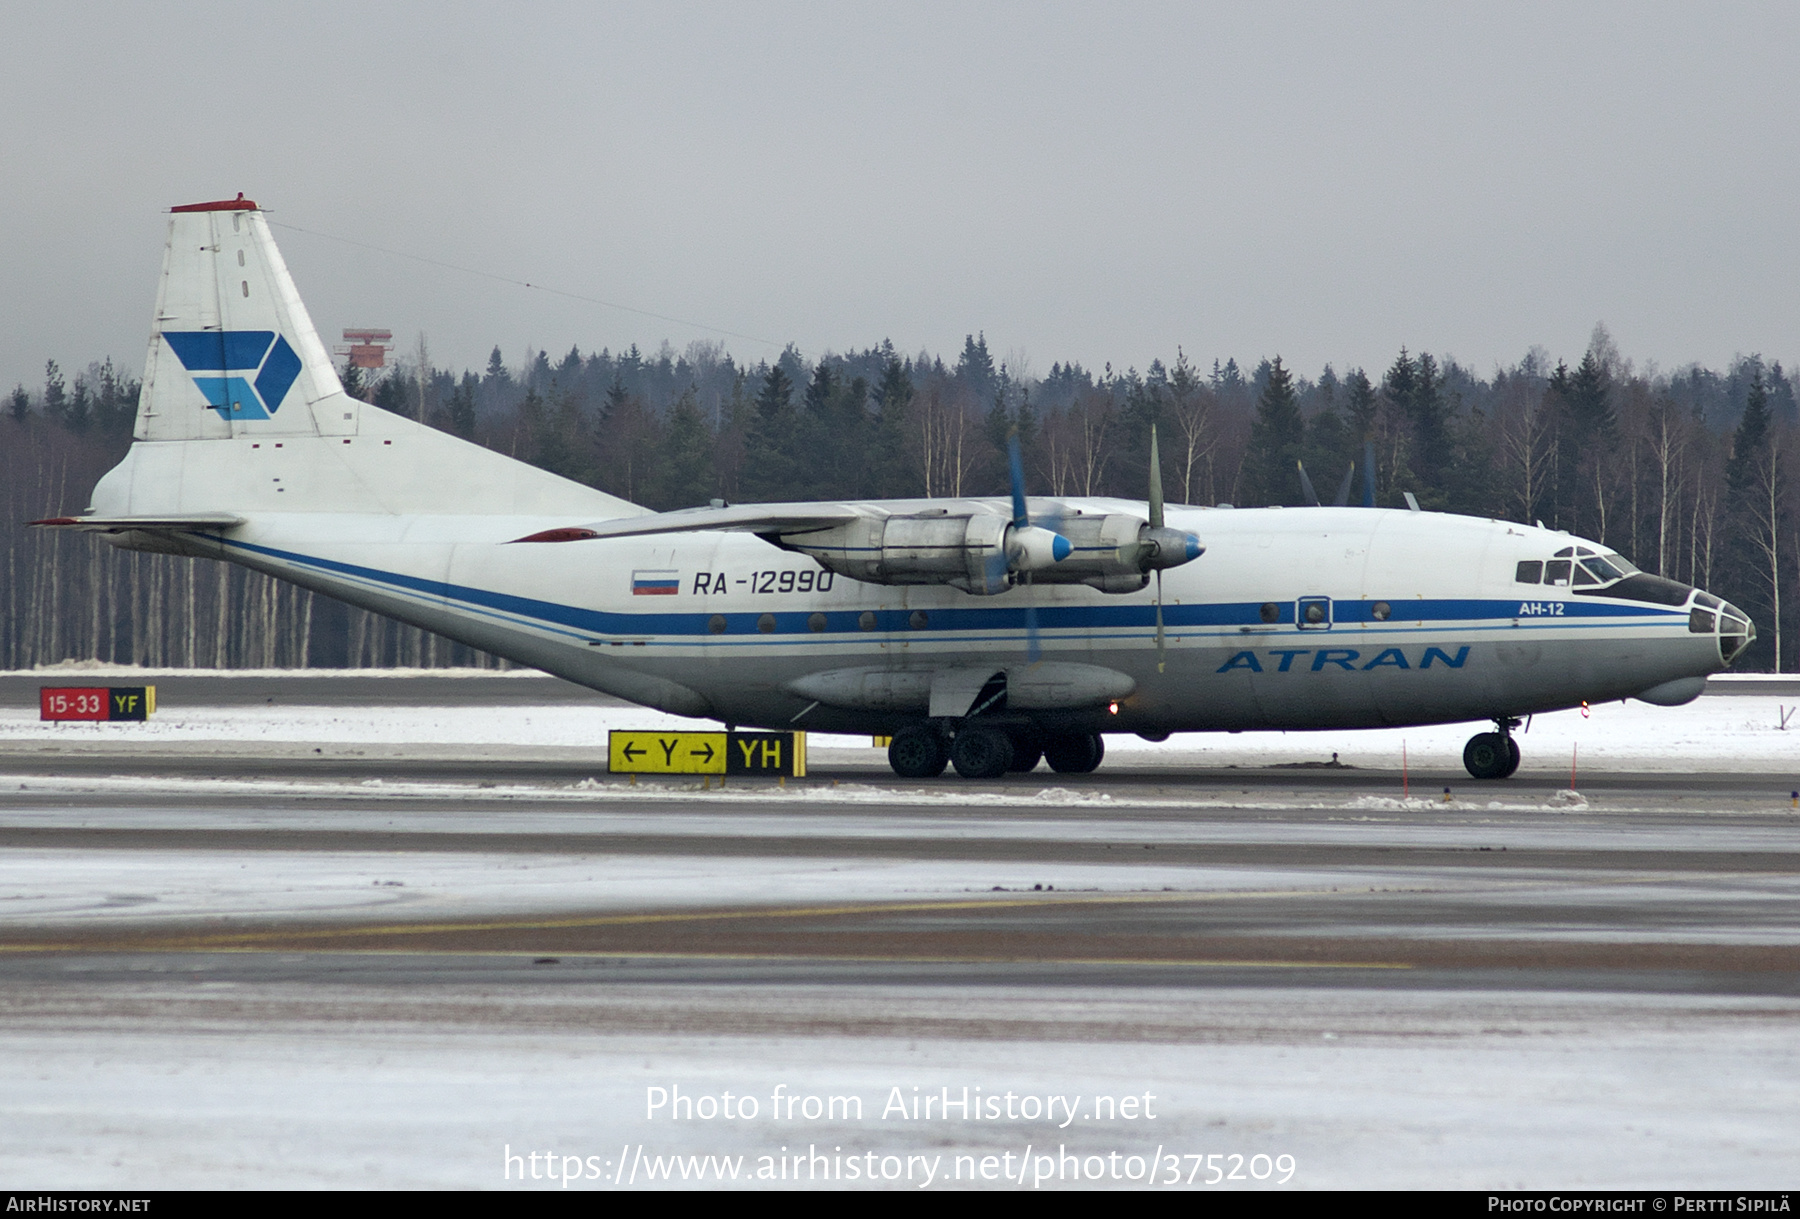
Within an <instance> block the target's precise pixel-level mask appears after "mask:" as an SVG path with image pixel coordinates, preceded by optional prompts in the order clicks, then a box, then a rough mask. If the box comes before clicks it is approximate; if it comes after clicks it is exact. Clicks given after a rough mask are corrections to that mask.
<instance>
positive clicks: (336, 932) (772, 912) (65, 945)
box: [0, 889, 1332, 955]
mask: <svg viewBox="0 0 1800 1219" xmlns="http://www.w3.org/2000/svg"><path fill="white" fill-rule="evenodd" d="M1331 892H1332V890H1331V889H1241V890H1233V891H1230V892H1224V893H1126V894H1069V895H1068V896H1066V897H1065V896H1064V895H1062V894H1060V893H1058V894H1054V895H1052V894H1049V893H1045V894H1041V895H1040V894H1033V895H1032V896H1031V897H1028V898H1014V899H1007V898H989V899H982V898H978V899H975V900H957V901H920V902H868V903H860V904H839V905H832V906H788V907H776V908H773V909H767V910H758V909H748V910H745V909H733V910H704V911H702V910H695V911H670V912H665V913H659V914H613V915H591V916H585V917H581V918H564V919H495V920H486V921H480V922H454V923H386V924H374V925H365V926H360V927H328V928H319V929H315V930H287V931H243V932H230V933H220V934H214V935H199V936H186V937H167V938H165V937H158V943H157V946H156V950H157V951H182V950H184V949H191V948H206V947H209V946H213V945H219V946H224V945H232V944H247V943H267V942H270V941H277V940H294V939H354V938H368V937H372V936H387V935H438V934H454V933H459V932H472V931H563V930H569V929H573V928H582V927H625V926H641V925H645V924H654V923H692V922H708V921H717V920H720V919H780V918H823V917H831V916H841V915H858V914H896V913H898V914H905V913H917V912H921V911H949V910H995V909H1017V908H1026V907H1034V906H1075V905H1131V904H1145V905H1147V904H1150V903H1154V902H1209V901H1223V900H1230V899H1239V898H1254V897H1319V896H1326V895H1329V894H1330V893H1331ZM143 934H145V935H151V934H154V931H152V930H149V929H146V931H145V932H143ZM89 950H90V948H89V944H88V943H84V942H81V941H61V942H48V943H40V944H0V953H17V952H80V951H89ZM140 950H141V949H140ZM601 955H610V954H601Z"/></svg>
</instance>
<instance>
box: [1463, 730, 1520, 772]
mask: <svg viewBox="0 0 1800 1219" xmlns="http://www.w3.org/2000/svg"><path fill="white" fill-rule="evenodd" d="M1518 759H1519V747H1518V746H1517V745H1514V744H1513V743H1512V738H1511V737H1509V736H1502V735H1501V734H1500V733H1498V732H1478V733H1476V734H1475V735H1474V736H1472V737H1470V738H1469V743H1468V744H1467V745H1464V746H1463V766H1464V767H1465V768H1466V769H1467V770H1468V772H1469V774H1471V775H1473V776H1474V777H1475V778H1477V779H1504V778H1506V776H1507V775H1510V774H1511V773H1512V772H1513V771H1514V770H1515V769H1517V767H1518V765H1519V760H1518Z"/></svg>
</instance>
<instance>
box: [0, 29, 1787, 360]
mask: <svg viewBox="0 0 1800 1219" xmlns="http://www.w3.org/2000/svg"><path fill="white" fill-rule="evenodd" d="M3 11H4V16H5V26H4V28H5V30H6V37H5V39H4V43H3V49H0V153H3V159H0V170H3V185H0V191H3V192H4V193H3V194H0V200H3V202H0V209H3V210H0V218H3V224H0V284H3V285H4V289H5V296H4V302H5V303H4V308H5V310H6V316H7V322H8V324H7V325H6V326H5V327H4V328H0V380H3V381H4V382H5V383H6V384H8V385H10V384H11V383H12V382H14V381H18V380H23V381H25V382H26V383H27V384H28V385H36V384H37V383H39V382H41V379H42V368H43V362H44V360H45V359H46V358H47V357H55V358H56V359H58V360H59V361H61V362H62V363H63V365H64V366H65V368H71V367H73V366H77V365H80V364H85V363H86V361H88V360H90V359H94V358H97V357H99V356H102V355H106V354H111V355H112V356H114V357H115V359H117V360H119V361H120V362H121V363H123V364H125V365H127V366H129V367H131V368H132V369H134V370H135V369H137V368H139V367H141V361H142V358H143V349H144V342H145V336H146V334H147V328H148V325H149V315H150V311H151V306H152V302H153V298H154V291H155V279H156V272H157V266H158V262H159V259H160V256H161V247H162V241H163V234H164V227H165V224H166V219H165V217H164V216H163V214H162V212H163V210H164V209H166V208H167V207H169V206H170V205H172V204H177V203H185V202H192V201H197V200H202V199H212V198H220V197H229V196H232V195H235V194H236V193H237V192H238V191H243V192H245V193H246V194H248V195H249V196H250V197H251V198H253V199H256V200H257V201H258V202H260V203H261V204H262V205H263V206H264V207H266V208H268V209H269V210H270V215H271V219H272V220H273V221H275V222H277V223H280V224H286V225H292V226H298V227H299V228H302V229H307V230H312V231H314V232H318V233H325V234H333V235H337V236H340V237H346V238H353V239H356V240H360V241H364V242H368V243H372V244H374V245H377V246H381V247H386V248H390V249H394V250H400V251H407V252H410V253H414V254H417V255H421V256H424V257H428V258H434V259H440V260H444V261H447V262H453V263H458V264H462V265H465V266H469V267H475V268H480V269H483V270H487V271H491V272H494V273H497V274H499V275H502V276H505V277H509V278H518V279H525V280H531V281H533V282H538V283H543V284H548V285H552V286H555V287H558V288H561V289H564V290H566V291H569V292H574V293H578V294H583V295H588V296H593V297H598V298H604V299H606V300H609V301H615V302H619V303H622V304H626V305H631V306H634V307H636V308H638V309H643V310H649V311H652V312H655V313H661V314H668V315H673V316H676V317H681V318H685V319H691V320H694V321H698V322H704V323H707V324H709V325H711V326H715V327H719V328H722V329H724V330H729V331H735V332H738V333H740V334H745V335H753V336H758V337H759V338H765V339H768V340H772V341H774V342H775V343H777V344H780V343H784V342H788V341H792V342H794V343H796V344H798V345H799V347H800V348H801V350H802V351H804V352H805V353H807V354H808V355H809V356H811V355H817V354H819V353H820V352H821V351H823V350H826V349H833V350H844V349H847V348H851V347H862V346H867V345H869V344H872V343H875V342H879V341H880V340H881V339H883V338H891V339H892V340H893V341H894V342H895V344H897V345H898V346H899V347H900V348H902V349H903V350H906V351H909V352H910V351H917V350H919V349H920V348H928V349H930V350H932V351H934V352H939V353H942V354H943V355H944V356H945V357H946V358H951V357H953V356H954V355H955V353H956V351H957V350H958V349H959V348H960V346H961V343H962V337H963V335H964V334H965V333H967V332H970V331H975V330H983V331H985V332H986V334H987V338H988V342H989V345H990V347H991V348H993V349H994V350H995V352H996V353H998V354H1001V355H1004V354H1006V353H1008V352H1022V353H1025V354H1026V355H1027V356H1028V357H1029V360H1030V370H1031V371H1032V372H1034V373H1036V374H1038V375H1041V374H1043V373H1044V372H1046V371H1047V370H1048V368H1049V365H1050V363H1051V361H1052V360H1061V359H1076V360H1080V361H1082V362H1083V363H1085V364H1087V365H1088V366H1090V367H1092V368H1094V369H1096V370H1098V369H1099V368H1100V367H1101V366H1102V365H1103V364H1104V363H1106V362H1108V361H1111V362H1112V363H1113V364H1115V365H1117V366H1121V367H1122V366H1125V365H1133V364H1135V365H1137V366H1139V367H1142V366H1144V365H1145V364H1147V363H1148V362H1149V360H1150V359H1151V358H1152V357H1155V356H1159V355H1160V356H1163V357H1165V358H1172V357H1173V355H1174V353H1175V348H1176V345H1177V344H1181V345H1183V346H1185V348H1186V349H1187V352H1188V354H1189V356H1190V357H1191V358H1193V359H1195V360H1197V361H1199V362H1203V363H1207V364H1210V362H1211V360H1212V359H1213V358H1214V357H1215V356H1217V357H1221V358H1222V357H1225V356H1236V357H1237V358H1238V359H1239V360H1240V361H1254V360H1256V359H1258V358H1259V357H1262V356H1266V355H1274V354H1276V353H1280V354H1281V355H1283V356H1284V357H1286V359H1287V361H1288V363H1289V364H1290V365H1291V366H1293V367H1296V368H1297V369H1299V370H1300V371H1302V372H1304V373H1307V374H1308V375H1312V374H1316V372H1317V371H1318V369H1319V368H1320V366H1321V365H1323V364H1324V363H1325V362H1326V361H1331V362H1334V363H1335V364H1336V365H1337V366H1338V367H1339V369H1340V370H1341V369H1343V368H1344V367H1345V366H1346V365H1352V364H1362V365H1365V366H1368V367H1369V368H1371V370H1374V369H1376V368H1379V367H1383V366H1385V365H1386V364H1387V363H1388V362H1390V361H1391V360H1392V358H1393V356H1394V354H1395V352H1396V351H1397V350H1398V349H1399V347H1400V346H1401V345H1402V344H1405V345H1406V346H1408V347H1410V348H1411V349H1413V350H1415V351H1418V350H1428V351H1432V352H1437V353H1441V354H1443V353H1447V354H1451V355H1454V356H1456V357H1457V358H1459V359H1461V360H1463V361H1464V362H1465V363H1467V364H1469V365H1471V366H1473V367H1474V368H1475V369H1476V370H1478V371H1481V372H1484V373H1486V372H1490V371H1491V370H1492V368H1493V366H1494V365H1495V363H1497V362H1500V363H1511V362H1512V361H1514V360H1516V359H1518V358H1519V357H1520V356H1521V355H1522V354H1524V352H1525V351H1526V350H1527V349H1528V348H1529V347H1530V346H1531V345H1533V344H1541V345H1543V346H1544V347H1546V348H1547V349H1548V350H1549V351H1550V352H1551V353H1552V355H1553V356H1567V357H1571V358H1573V357H1578V356H1579V354H1580V352H1581V351H1582V350H1583V348H1584V347H1585V346H1586V343H1587V339H1588V334H1589V332H1590V331H1591V329H1592V327H1593V325H1594V323H1595V322H1596V321H1599V320H1604V321H1605V322H1606V324H1607V325H1608V327H1609V328H1610V329H1611V330H1612V332H1613V334H1614V337H1615V339H1616V340H1617V342H1618V344H1619V346H1620V347H1621V349H1622V350H1623V351H1624V353H1625V354H1626V355H1627V356H1630V357H1633V358H1635V359H1637V360H1639V361H1640V362H1642V361H1644V360H1654V361H1656V362H1658V363H1659V364H1661V365H1662V366H1664V367H1669V366H1674V365H1679V364H1684V363H1687V362H1689V361H1694V360H1698V361H1701V362H1703V363H1706V364H1709V365H1713V366H1719V365H1722V364H1723V363H1724V362H1725V361H1727V360H1728V359H1730V357H1731V356H1732V355H1733V354H1734V353H1738V352H1750V351H1761V352H1763V353H1765V354H1766V355H1768V356H1770V357H1772V358H1780V359H1784V360H1786V359H1788V357H1789V356H1790V355H1792V354H1793V353H1795V351H1796V347H1797V346H1800V345H1797V344H1796V343H1795V341H1794V340H1795V320H1796V310H1795V304H1796V292H1797V290H1800V277H1797V276H1796V270H1797V269H1800V243H1797V242H1796V232H1795V227H1796V226H1795V212H1796V208H1795V204H1796V196H1797V192H1796V189H1795V188H1796V185H1797V181H1796V179H1797V175H1800V142H1797V141H1796V139H1795V136H1796V102H1795V93H1796V90H1795V79H1794V74H1795V51H1796V47H1797V45H1800V43H1797V42H1796V38H1795V35H1796V33H1797V32H1800V6H1796V5H1794V4H1791V3H1787V4H1766V5H1747V4H1741V5H1733V4H1719V3H1708V4H1679V5H1675V4H1573V3H1558V4H1543V5H1531V4H1521V3H1506V4H1487V5H1467V4H1449V3H1435V4H1422V5H1419V4H1398V5H1396V4H1318V5H1280V4H1269V3H1259V4H1240V5H1212V4H1141V5H1123V4H1117V3H1108V4H1105V5H1088V6H1065V5H1048V4H1032V5H1001V4H992V3H987V4H979V5H970V4H966V3H960V4H901V5H894V4H885V5H868V6H864V5H853V4H845V3H834V4H820V5H727V4H700V5H678V4H671V3H657V4H646V5H601V4H577V5H553V4H542V5H517V6H505V7H502V6H496V5H491V4H469V5H455V4H430V5H427V4H419V3H411V2H395V0H388V2H385V3H381V4H368V3H358V4H336V3H316V2H315V3H312V4H307V5H296V4H292V3H287V4H279V5H276V4H268V5H263V4H255V3H246V2H244V0H233V2H232V3H229V4H201V3H188V4H181V5H153V4H116V5H114V4H95V3H86V2H83V0H69V2H68V3H64V4H61V5H55V6H50V5H36V4H8V5H6V6H5V9H4V10H3ZM276 235H277V239H278V240H279V241H280V242H281V245H282V249H283V252H284V254H285V255H286V257H287V260H288V263H289V266H290V267H291V269H292V270H293V273H294V276H295V279H296V280H297V282H298V284H299V286H300V290H301V293H302V295H303V296H304V297H305V298H306V300H307V302H308V305H309V307H310V309H311V311H312V314H313V318H314V320H315V321H316V322H317V323H318V325H319V329H320V332H321V334H322V335H323V336H324V338H325V339H326V341H327V342H328V343H329V342H333V341H335V340H336V338H337V336H338V332H339V331H340V330H341V329H342V328H343V327H344V326H346V325H383V326H388V327H391V328H392V329H393V330H394V331H395V332H396V334H397V336H398V337H400V338H402V339H403V340H405V341H406V342H407V343H409V344H410V342H411V341H412V340H413V339H414V338H415V336H416V335H417V334H418V333H419V332H420V331H423V332H424V333H425V334H426V335H427V336H428V338H429V341H430V345H431V351H432V355H433V359H434V362H436V363H439V364H444V365H452V366H456V367H462V366H477V367H478V366H480V365H482V364H484V363H485V361H486V358H487V352H488V349H489V347H490V346H492V345H493V344H494V343H499V344H501V346H502V347H503V349H504V351H505V353H506V355H507V358H508V359H509V360H510V361H514V362H516V361H517V360H518V359H519V358H520V357H521V356H522V355H523V353H524V350H525V348H526V346H527V345H528V344H529V345H534V346H538V347H546V348H549V349H550V350H551V351H552V352H553V353H555V354H560V353H561V352H564V351H566V350H567V349H568V347H569V345H570V344H571V343H578V344H580V346H581V347H582V349H583V350H584V351H585V350H589V349H591V348H598V347H601V346H610V347H613V348H615V349H617V348H619V347H621V346H624V345H626V344H629V343H631V342H633V341H635V342H638V343H640V344H642V345H645V346H647V347H653V346H655V345H656V344H657V343H659V342H660V341H661V340H662V339H664V338H667V339H669V340H671V341H673V342H674V343H675V345H676V346H677V347H683V346H685V345H686V344H687V343H688V342H690V341H691V340H693V339H695V338H722V336H719V335H716V334H713V333H712V332H709V331H707V330H702V329H696V328H694V327H692V326H686V325H678V324H674V323H669V322H663V321H659V320H655V319H650V318H645V317H642V316H639V315H635V314H631V313H626V312H621V311H619V310H615V309H609V308H604V307H601V306H597V305H591V304H585V303H579V302H575V301H570V300H568V299H564V298H559V297H555V296H550V295H547V294H543V293H534V292H530V291H528V290H526V289H523V288H517V287H509V286H506V285H504V284H500V283H496V282H493V281H489V280H483V279H480V278H477V277H473V276H469V275H464V274H459V273H456V272H452V271H448V270H444V269H440V268H435V267H432V266H428V265H425V264H422V263H419V262H416V261H409V260H406V259H403V258H397V257H392V256H389V255H386V254H380V253H375V252H372V251H370V250H367V249H361V248H357V247H354V246H349V245H344V244H341V243H338V242H334V241H330V240H326V239H323V238H320V237H316V236H311V235H308V234H306V233H299V232H295V231H292V230H291V229H286V228H278V229H277V230H276ZM722 341H723V342H724V343H725V344H726V346H727V347H728V348H729V349H730V350H731V351H732V352H733V353H734V354H736V355H737V356H738V357H739V358H740V359H749V360H754V359H757V358H760V357H763V356H767V355H772V354H774V351H775V350H776V349H775V348H770V347H767V346H764V345H762V344H759V343H756V342H752V341H748V340H745V339H742V338H722Z"/></svg>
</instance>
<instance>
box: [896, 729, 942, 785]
mask: <svg viewBox="0 0 1800 1219" xmlns="http://www.w3.org/2000/svg"><path fill="white" fill-rule="evenodd" d="M949 761H950V755H949V754H948V753H947V752H946V751H945V749H944V738H943V735H942V734H941V733H939V732H938V731H937V730H936V729H935V728H925V727H917V728H902V729H901V730H900V731H899V732H896V733H895V734H894V739H893V740H891V741H889V742H888V765H889V766H892V767H893V768H894V773H895V774H897V775H899V776H900V777H901V778H902V779H935V778H937V777H938V776H939V775H941V774H943V773H944V767H945V765H947V764H948V763H949Z"/></svg>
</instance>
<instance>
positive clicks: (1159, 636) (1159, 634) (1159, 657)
mask: <svg viewBox="0 0 1800 1219" xmlns="http://www.w3.org/2000/svg"><path fill="white" fill-rule="evenodd" d="M1163 659H1164V654H1163V620H1162V568H1160V567H1159V568H1157V569H1156V671H1157V672H1158V673H1161V672H1162V671H1163Z"/></svg>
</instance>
